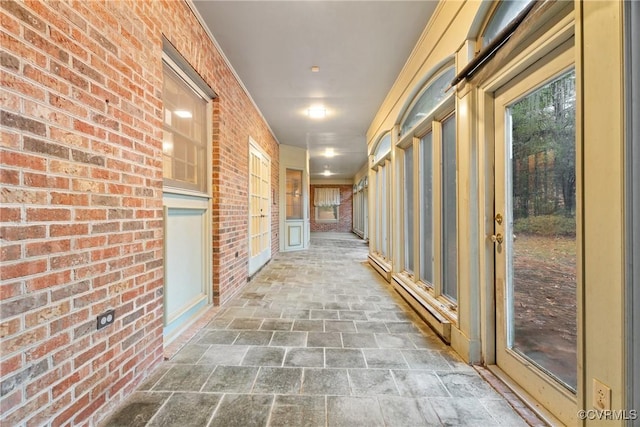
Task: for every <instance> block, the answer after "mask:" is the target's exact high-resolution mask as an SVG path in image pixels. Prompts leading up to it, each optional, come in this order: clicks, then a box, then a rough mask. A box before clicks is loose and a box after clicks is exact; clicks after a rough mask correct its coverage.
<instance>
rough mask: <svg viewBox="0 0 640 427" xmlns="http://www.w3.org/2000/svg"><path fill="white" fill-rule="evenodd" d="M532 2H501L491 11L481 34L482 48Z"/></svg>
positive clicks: (516, 0) (529, 0) (527, 0)
mask: <svg viewBox="0 0 640 427" xmlns="http://www.w3.org/2000/svg"><path fill="white" fill-rule="evenodd" d="M531 1H532V0H502V1H500V2H498V6H496V8H495V9H494V10H493V13H492V14H491V17H490V18H489V20H488V21H487V24H486V25H485V27H484V31H483V32H482V46H486V45H488V44H489V43H491V40H493V39H494V38H495V36H497V35H498V33H499V32H500V31H501V30H502V29H503V28H504V27H506V26H507V25H508V24H509V22H511V21H512V20H513V19H514V18H515V17H516V16H518V14H519V13H520V12H522V11H523V10H524V8H525V7H527V5H528V4H529V3H531Z"/></svg>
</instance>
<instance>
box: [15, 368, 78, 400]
mask: <svg viewBox="0 0 640 427" xmlns="http://www.w3.org/2000/svg"><path fill="white" fill-rule="evenodd" d="M70 371H71V366H70V364H69V363H66V364H64V365H61V366H59V367H57V368H55V369H54V370H50V371H48V372H47V373H46V374H44V375H42V376H40V377H39V378H37V379H36V380H34V381H32V382H30V383H29V384H27V386H26V391H27V392H26V394H25V396H26V398H27V399H28V398H30V397H31V396H34V395H36V394H38V393H39V392H40V391H41V390H46V389H48V388H50V387H51V386H52V385H53V384H54V383H55V382H56V381H57V380H58V379H60V378H63V377H65V376H67V375H69V372H70ZM54 399H55V396H54Z"/></svg>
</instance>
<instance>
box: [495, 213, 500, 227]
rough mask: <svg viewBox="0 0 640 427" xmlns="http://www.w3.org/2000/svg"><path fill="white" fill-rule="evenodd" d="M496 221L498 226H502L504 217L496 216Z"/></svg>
mask: <svg viewBox="0 0 640 427" xmlns="http://www.w3.org/2000/svg"><path fill="white" fill-rule="evenodd" d="M494 219H495V220H496V222H497V223H498V225H500V224H502V215H501V214H496V216H495V218H494Z"/></svg>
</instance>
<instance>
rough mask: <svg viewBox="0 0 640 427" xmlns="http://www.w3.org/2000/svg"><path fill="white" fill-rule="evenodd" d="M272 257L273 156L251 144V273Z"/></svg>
mask: <svg viewBox="0 0 640 427" xmlns="http://www.w3.org/2000/svg"><path fill="white" fill-rule="evenodd" d="M269 259H271V159H270V158H269V156H268V155H267V154H265V153H264V152H262V151H261V150H260V148H259V147H258V146H257V145H255V144H254V143H253V141H251V143H250V144H249V275H252V274H253V273H255V272H256V271H258V269H260V267H262V266H263V265H264V264H265V263H266V262H267V261H269Z"/></svg>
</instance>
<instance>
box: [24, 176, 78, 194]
mask: <svg viewBox="0 0 640 427" xmlns="http://www.w3.org/2000/svg"><path fill="white" fill-rule="evenodd" d="M24 183H25V185H27V186H29V187H42V188H56V189H67V190H68V189H69V179H68V178H63V177H60V176H51V175H45V174H39V173H30V172H25V173H24Z"/></svg>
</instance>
